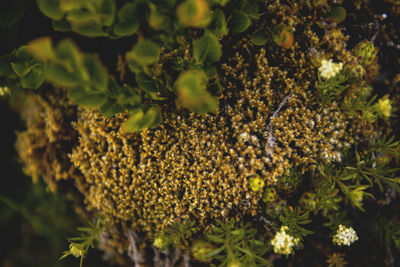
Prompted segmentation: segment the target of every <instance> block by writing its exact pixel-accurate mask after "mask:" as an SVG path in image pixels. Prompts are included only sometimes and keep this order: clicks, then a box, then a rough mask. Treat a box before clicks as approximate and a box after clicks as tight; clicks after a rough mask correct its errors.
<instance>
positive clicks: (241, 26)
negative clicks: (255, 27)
mask: <svg viewBox="0 0 400 267" xmlns="http://www.w3.org/2000/svg"><path fill="white" fill-rule="evenodd" d="M250 24H251V20H250V18H249V16H247V14H246V13H244V12H241V11H235V12H233V14H232V16H231V17H230V19H229V29H230V30H231V31H232V32H244V31H245V30H247V28H248V27H249V26H250Z"/></svg>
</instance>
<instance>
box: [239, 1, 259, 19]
mask: <svg viewBox="0 0 400 267" xmlns="http://www.w3.org/2000/svg"><path fill="white" fill-rule="evenodd" d="M241 10H242V11H243V12H244V13H246V14H247V15H248V16H249V17H250V18H257V17H258V4H257V3H254V2H244V3H243V7H242V8H241Z"/></svg>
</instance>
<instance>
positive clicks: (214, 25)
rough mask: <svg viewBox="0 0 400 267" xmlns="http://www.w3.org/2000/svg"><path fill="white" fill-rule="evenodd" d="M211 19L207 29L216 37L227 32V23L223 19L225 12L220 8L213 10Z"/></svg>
mask: <svg viewBox="0 0 400 267" xmlns="http://www.w3.org/2000/svg"><path fill="white" fill-rule="evenodd" d="M212 14H213V19H212V21H211V23H210V25H208V27H207V29H208V30H209V31H210V32H211V33H213V34H214V35H215V36H217V37H218V38H221V37H222V36H224V35H226V34H228V25H227V23H226V20H225V14H224V12H223V11H222V10H221V9H219V8H218V9H216V10H214V11H213V13H212Z"/></svg>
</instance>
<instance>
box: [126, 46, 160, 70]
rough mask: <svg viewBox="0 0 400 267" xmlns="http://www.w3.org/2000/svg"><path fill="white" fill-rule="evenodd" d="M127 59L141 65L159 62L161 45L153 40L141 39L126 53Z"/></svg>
mask: <svg viewBox="0 0 400 267" xmlns="http://www.w3.org/2000/svg"><path fill="white" fill-rule="evenodd" d="M126 59H127V61H128V63H130V62H132V63H137V64H139V65H141V66H147V65H150V64H154V63H157V62H158V60H159V59H160V47H159V46H158V45H157V44H156V43H154V42H151V41H147V40H143V41H140V42H139V43H137V44H136V45H135V46H134V47H133V48H132V50H131V51H129V52H128V53H127V54H126Z"/></svg>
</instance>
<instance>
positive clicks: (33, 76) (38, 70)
mask: <svg viewBox="0 0 400 267" xmlns="http://www.w3.org/2000/svg"><path fill="white" fill-rule="evenodd" d="M44 79H45V67H44V64H43V63H42V64H39V65H37V66H36V67H34V68H33V69H32V70H31V71H30V72H29V73H28V74H27V75H26V76H24V77H22V78H21V79H20V81H21V85H22V87H23V88H31V89H37V88H39V86H40V85H42V83H43V82H44Z"/></svg>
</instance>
